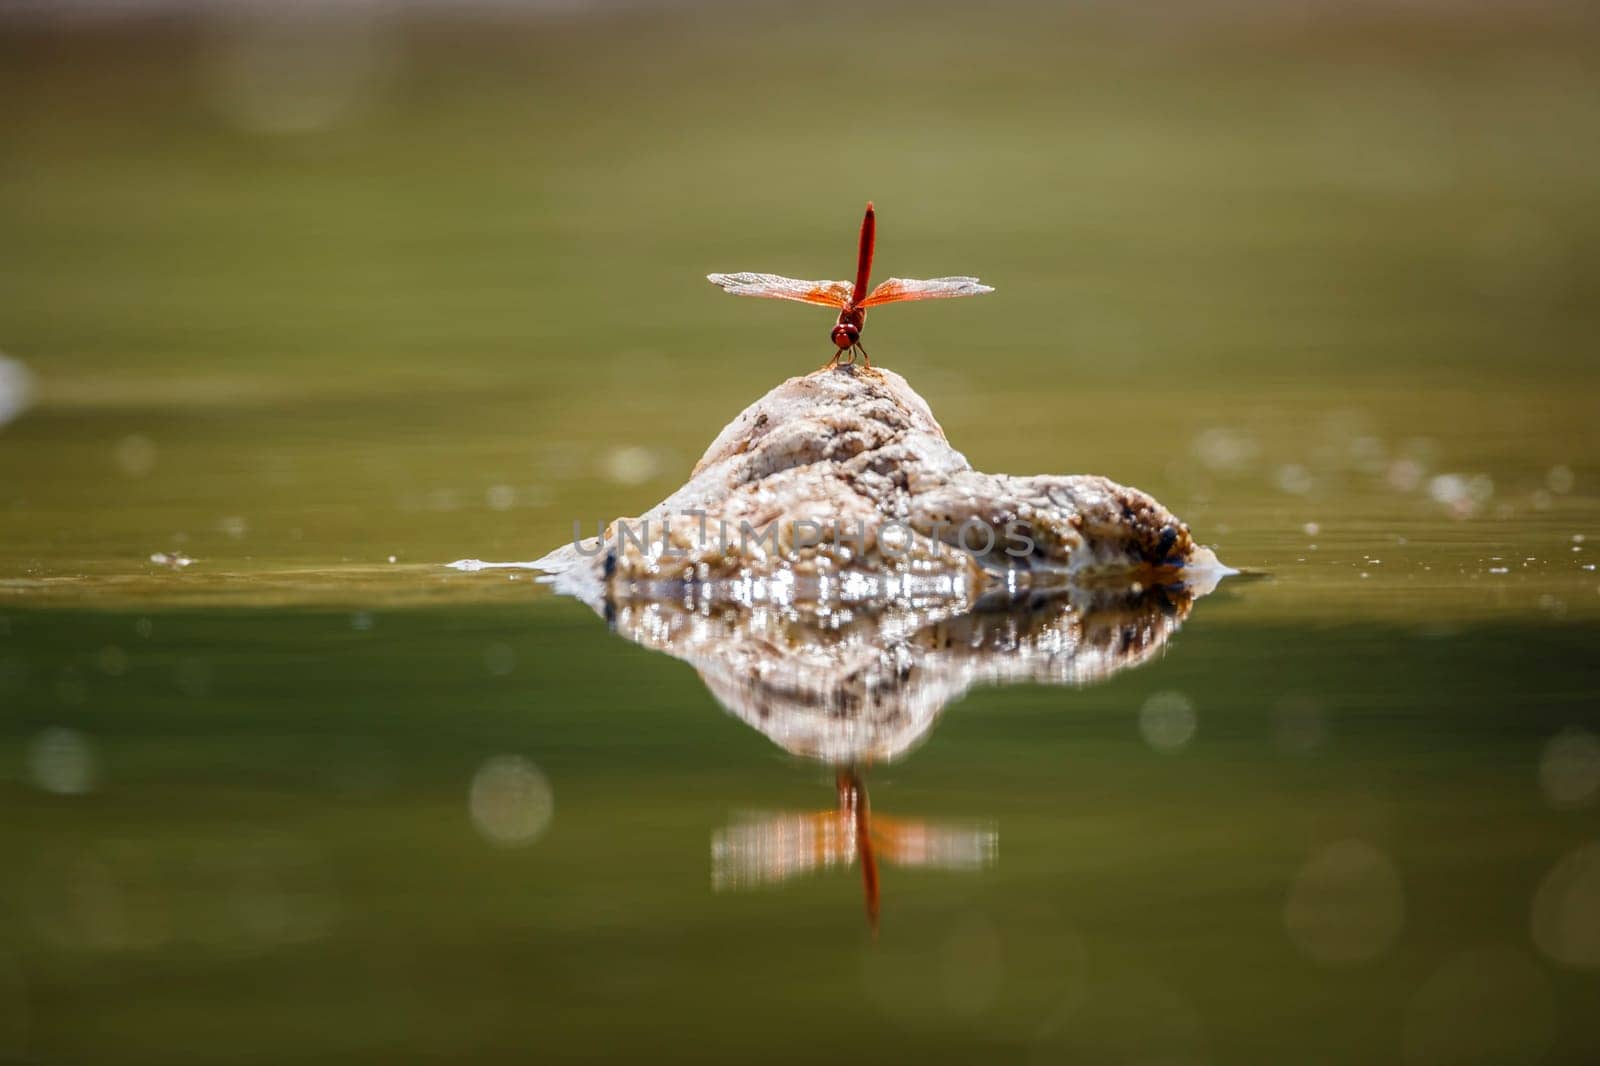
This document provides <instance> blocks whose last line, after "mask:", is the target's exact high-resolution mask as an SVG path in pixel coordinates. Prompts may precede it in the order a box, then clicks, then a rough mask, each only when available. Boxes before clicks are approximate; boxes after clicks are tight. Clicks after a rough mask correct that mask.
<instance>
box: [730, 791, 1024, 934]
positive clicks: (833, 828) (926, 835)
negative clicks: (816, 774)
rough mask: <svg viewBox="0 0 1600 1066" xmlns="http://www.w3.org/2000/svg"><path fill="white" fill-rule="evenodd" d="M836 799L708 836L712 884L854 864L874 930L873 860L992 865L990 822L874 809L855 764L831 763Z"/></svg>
mask: <svg viewBox="0 0 1600 1066" xmlns="http://www.w3.org/2000/svg"><path fill="white" fill-rule="evenodd" d="M836 785H837V789H838V806H837V807H835V808H834V809H833V810H827V811H819V812H804V813H803V812H798V811H794V812H780V813H777V814H772V815H767V816H765V817H758V818H746V819H743V820H741V821H739V822H738V823H736V824H734V825H732V826H729V827H728V828H726V829H724V830H721V831H720V832H718V833H717V834H716V835H715V836H713V837H712V841H711V863H712V865H711V887H712V888H713V889H714V890H716V891H719V892H720V891H740V890H746V889H752V888H758V887H760V886H762V885H770V884H776V883H778V882H780V881H787V880H788V879H789V878H791V877H797V876H799V875H800V874H804V873H809V872H810V871H812V870H815V869H817V868H819V867H821V868H824V869H826V868H828V867H833V866H852V865H856V864H859V865H860V866H861V890H862V895H863V896H864V899H865V902H866V907H867V924H868V926H869V927H870V928H871V929H872V931H873V933H874V935H876V933H877V931H878V913H879V910H880V907H879V890H878V860H879V859H880V858H882V859H884V860H886V861H887V862H890V863H893V864H894V865H895V866H900V867H922V868H928V869H945V870H978V869H982V868H983V867H985V866H989V865H992V864H993V862H994V859H995V853H996V851H997V845H998V837H997V835H996V833H995V831H994V830H993V829H992V828H989V827H986V826H977V825H970V826H969V825H954V824H939V823H932V822H924V821H921V820H917V819H906V818H890V817H888V816H886V815H882V814H873V813H872V811H871V807H870V805H869V803H868V800H867V783H866V781H864V780H863V779H862V776H861V774H860V773H859V772H858V771H856V770H854V769H844V770H840V771H838V775H837V782H836Z"/></svg>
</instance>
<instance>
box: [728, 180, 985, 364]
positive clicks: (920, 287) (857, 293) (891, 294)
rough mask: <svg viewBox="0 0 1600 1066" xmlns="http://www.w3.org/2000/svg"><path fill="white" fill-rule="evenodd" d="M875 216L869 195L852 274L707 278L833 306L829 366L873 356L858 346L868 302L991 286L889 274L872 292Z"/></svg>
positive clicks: (977, 292) (751, 292) (732, 288)
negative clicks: (838, 277)
mask: <svg viewBox="0 0 1600 1066" xmlns="http://www.w3.org/2000/svg"><path fill="white" fill-rule="evenodd" d="M877 235H878V219H877V214H876V213H875V212H874V211H873V209H872V201H870V200H868V201H867V213H866V214H865V215H864V216H863V217H862V219H861V240H860V243H859V245H858V250H857V253H856V280H855V284H854V285H852V284H850V283H849V282H848V281H801V280H799V279H798V278H786V277H783V276H781V275H778V274H749V273H744V274H707V275H706V280H707V281H709V282H711V283H712V284H713V285H720V286H722V288H723V289H725V290H726V291H728V292H731V293H733V294H734V295H735V296H763V297H766V298H767V299H769V300H794V301H796V302H798V303H803V304H818V305H820V306H822V307H837V308H838V309H839V319H838V321H836V322H835V323H834V324H833V330H832V332H830V333H829V334H828V337H829V339H830V340H832V341H833V344H834V347H835V348H836V349H837V351H835V352H834V353H833V358H832V359H830V360H828V364H827V365H828V366H834V365H835V364H837V363H838V362H839V360H840V359H842V358H844V357H845V356H846V355H848V356H849V359H847V360H846V361H845V362H846V365H849V364H853V363H854V362H855V361H856V355H857V354H860V356H861V359H862V361H863V362H864V363H865V364H866V365H867V366H871V365H872V358H871V357H870V356H869V355H867V350H866V349H865V348H863V347H861V330H862V328H863V327H864V326H865V325H866V321H867V308H869V307H878V306H880V305H882V304H893V303H900V302H901V301H902V300H947V299H950V298H951V297H955V296H981V295H982V294H984V293H986V292H993V291H994V289H993V288H992V287H991V286H988V285H981V284H979V282H978V279H977V278H969V277H954V278H925V279H916V278H890V279H889V280H888V281H886V282H884V283H883V284H882V285H879V286H878V287H877V288H875V289H873V290H872V291H871V292H868V291H867V281H868V279H869V278H870V277H871V274H872V251H873V247H874V245H875V244H876V243H877Z"/></svg>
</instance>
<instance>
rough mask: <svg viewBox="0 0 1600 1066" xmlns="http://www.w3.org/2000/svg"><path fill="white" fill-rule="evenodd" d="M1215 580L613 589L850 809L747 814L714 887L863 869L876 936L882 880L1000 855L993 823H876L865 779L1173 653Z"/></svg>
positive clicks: (626, 607) (620, 608) (731, 837)
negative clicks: (968, 709)
mask: <svg viewBox="0 0 1600 1066" xmlns="http://www.w3.org/2000/svg"><path fill="white" fill-rule="evenodd" d="M1211 587H1212V583H1211V582H1209V581H1208V582H1206V583H1204V584H1201V585H1197V584H1193V583H1191V584H1189V585H1185V584H1183V583H1181V582H1177V581H1172V582H1169V583H1164V584H1152V585H1143V584H1137V583H1130V584H1119V585H1106V586H1103V587H1081V586H1080V587H1063V588H1058V589H1053V590H1050V591H1048V592H1032V593H1029V594H1027V595H1024V596H1021V597H1015V596H1008V595H1005V594H1003V593H997V594H996V595H993V596H990V597H987V598H985V599H983V600H980V601H978V602H976V603H972V602H969V601H966V600H960V599H951V598H939V597H929V598H927V599H924V600H919V599H917V598H916V597H899V598H893V597H879V598H873V599H870V600H865V601H859V602H853V603H848V604H843V603H839V602H829V601H826V600H821V599H816V598H810V599H808V598H801V597H793V598H789V599H788V600H786V601H783V600H773V599H770V598H769V599H766V600H763V601H760V602H751V601H750V600H749V599H748V598H741V597H740V596H738V595H737V594H736V590H731V589H729V588H722V587H720V586H718V585H717V584H716V583H709V584H706V585H703V586H687V587H686V586H679V587H678V588H677V590H676V591H677V593H678V594H677V595H675V596H671V597H664V596H662V595H661V591H662V590H661V589H659V588H655V587H648V586H644V585H627V584H625V583H623V582H614V583H611V584H610V587H609V588H608V589H607V591H606V593H605V594H604V595H601V596H595V597H592V598H590V603H591V605H592V606H593V607H594V608H595V609H596V610H597V611H599V612H600V613H602V614H603V615H604V616H605V617H606V620H607V622H608V623H609V624H610V625H611V627H612V629H613V630H614V631H615V632H616V633H618V634H619V635H621V636H623V637H625V638H627V639H628V640H631V641H634V642H635V643H637V644H641V645H644V646H646V647H650V648H654V649H656V650H659V651H663V652H666V653H667V654H669V655H672V656H674V657H676V658H679V659H682V660H683V661H685V662H687V663H689V664H690V665H692V666H693V667H694V668H695V669H696V670H697V671H698V672H699V674H700V678H701V680H703V681H704V682H705V684H706V687H707V688H709V689H710V690H711V693H712V695H714V696H715V697H716V698H717V700H718V701H719V702H720V703H721V704H722V705H723V706H724V707H726V708H727V709H728V710H729V711H730V712H731V713H733V714H734V715H735V716H737V717H738V718H739V719H740V720H742V721H743V722H745V723H746V724H748V725H750V726H751V727H752V728H754V729H757V730H759V731H760V732H761V733H762V734H763V735H765V736H766V737H767V738H769V739H770V740H772V742H773V743H775V744H777V745H778V746H779V747H781V748H783V749H784V750H785V751H787V752H789V753H791V754H793V755H796V756H800V757H802V758H806V759H813V760H816V761H819V762H822V763H825V764H827V765H828V766H830V767H833V768H834V769H835V770H836V774H837V777H836V780H837V803H836V805H835V806H834V808H832V809H830V810H824V811H814V812H783V813H777V814H768V815H760V816H747V817H742V818H739V819H737V820H736V821H734V822H733V823H732V824H730V825H729V826H727V827H725V828H722V829H719V830H717V831H716V832H715V833H714V834H713V837H712V843H711V853H712V871H711V880H712V887H713V888H714V889H716V890H718V891H740V890H747V889H753V888H758V887H762V886H766V885H772V884H776V883H779V882H782V881H785V880H788V879H789V878H792V877H796V876H799V875H801V874H804V873H809V872H812V871H815V870H818V869H827V868H830V867H837V866H858V867H859V869H860V873H861V878H862V889H863V894H864V896H865V900H866V911H867V917H868V921H869V923H871V925H872V926H873V928H874V929H876V927H877V921H878V914H879V864H880V863H884V862H886V863H889V864H893V865H897V866H920V867H934V868H941V869H950V870H974V869H980V868H982V867H984V866H987V865H990V864H991V863H993V862H994V860H995V857H996V855H997V853H998V833H997V832H996V830H995V829H994V828H993V827H990V826H987V825H983V824H965V825H962V824H954V823H943V824H936V823H930V822H924V821H917V820H911V819H902V818H889V817H885V816H883V815H874V814H873V813H872V810H871V806H870V803H869V801H868V796H867V786H866V780H865V776H866V772H867V770H868V769H869V768H870V767H871V766H873V765H875V764H880V763H888V762H893V761H895V760H898V759H900V758H903V757H904V756H905V755H906V754H907V753H909V752H910V751H912V750H913V749H914V748H915V747H916V746H917V745H918V744H920V743H921V742H922V741H923V740H925V739H926V738H927V736H928V734H929V733H930V732H931V731H932V729H933V727H934V724H935V723H936V722H937V721H938V719H939V716H940V715H941V714H942V713H943V711H944V709H945V708H946V707H948V706H949V705H950V704H951V703H953V702H954V701H956V700H957V699H959V698H960V697H961V696H962V695H964V694H965V693H966V692H967V691H968V690H969V689H971V688H973V687H974V686H976V685H984V684H989V685H1006V684H1017V683H1024V682H1031V683H1036V684H1049V685H1089V684H1093V683H1096V682H1099V681H1104V680H1106V679H1107V678H1109V677H1111V676H1112V675H1114V674H1116V673H1119V672H1120V671H1122V670H1126V669H1128V668H1130V667H1133V666H1137V665H1139V664H1141V663H1143V662H1145V661H1147V660H1149V659H1150V658H1152V657H1153V656H1155V655H1156V654H1157V653H1159V652H1160V650H1161V649H1162V647H1163V646H1164V645H1165V644H1166V642H1167V640H1168V639H1169V638H1170V637H1171V636H1172V635H1173V634H1174V633H1176V632H1177V630H1178V628H1179V626H1180V625H1182V623H1183V621H1184V619H1185V618H1187V617H1188V614H1189V611H1190V609H1191V607H1192V606H1193V603H1194V600H1195V599H1197V598H1198V597H1199V596H1201V595H1203V594H1204V593H1206V592H1209V591H1210V589H1211Z"/></svg>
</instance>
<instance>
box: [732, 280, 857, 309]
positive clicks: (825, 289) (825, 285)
mask: <svg viewBox="0 0 1600 1066" xmlns="http://www.w3.org/2000/svg"><path fill="white" fill-rule="evenodd" d="M706 280H707V281H709V282H711V284H713V285H720V286H722V287H723V288H724V289H725V290H727V291H728V292H731V293H733V294H734V295H735V296H765V297H767V298H768V299H769V300H796V301H798V302H800V303H803V304H820V305H822V306H823V307H843V306H845V305H846V304H848V303H849V302H850V283H849V282H846V281H801V280H800V279H799V278H786V277H782V276H780V275H778V274H707V275H706Z"/></svg>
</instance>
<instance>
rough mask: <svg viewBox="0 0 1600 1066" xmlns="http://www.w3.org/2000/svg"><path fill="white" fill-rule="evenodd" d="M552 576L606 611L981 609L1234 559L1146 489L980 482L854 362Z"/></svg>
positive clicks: (752, 416) (738, 424)
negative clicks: (998, 595) (1033, 591)
mask: <svg viewBox="0 0 1600 1066" xmlns="http://www.w3.org/2000/svg"><path fill="white" fill-rule="evenodd" d="M537 565H538V566H540V567H541V568H543V569H545V570H546V571H549V572H551V573H554V574H557V575H560V577H561V582H560V583H561V584H562V585H563V586H564V587H565V588H567V589H568V590H570V591H577V592H580V593H582V594H585V595H587V596H588V597H589V598H591V599H595V598H597V597H599V596H600V595H602V594H606V595H613V594H615V593H616V590H617V589H618V588H619V586H621V585H628V586H629V587H630V589H631V590H632V591H631V593H630V594H632V595H638V596H643V597H645V598H650V597H651V596H670V595H674V594H675V593H674V592H673V590H674V589H675V588H681V587H683V586H685V585H693V586H696V587H697V588H698V589H699V590H700V591H701V593H702V594H704V595H706V596H710V597H712V598H726V599H729V600H733V601H737V602H740V603H746V604H749V603H756V602H795V601H809V600H813V599H815V600H829V599H835V600H842V601H845V602H862V601H870V600H878V599H882V598H884V597H891V598H892V597H896V596H902V597H903V596H907V595H910V596H915V597H920V598H923V599H935V600H937V599H954V600H960V601H969V602H970V601H972V600H975V599H976V598H977V597H978V596H980V595H982V594H983V593H984V591H985V590H986V589H989V588H991V587H994V586H996V585H1000V586H1003V587H1007V588H1010V589H1012V590H1016V589H1017V588H1018V587H1023V586H1026V587H1034V588H1037V587H1040V586H1046V585H1051V584H1060V583H1064V582H1070V583H1081V582H1084V581H1088V580H1104V579H1122V580H1127V581H1140V582H1142V583H1144V584H1153V583H1162V582H1164V581H1168V580H1173V579H1175V575H1176V574H1177V573H1178V572H1179V571H1182V570H1185V569H1196V568H1212V567H1215V566H1216V565H1217V564H1216V559H1215V557H1214V556H1212V555H1211V553H1210V552H1209V551H1207V550H1206V549H1204V548H1201V547H1199V546H1197V545H1196V544H1195V542H1194V540H1193V538H1192V537H1191V536H1190V533H1189V528H1188V526H1186V525H1184V523H1183V522H1181V521H1179V520H1178V519H1177V518H1176V517H1174V516H1173V515H1172V514H1171V513H1170V512H1168V511H1167V510H1166V508H1164V507H1162V506H1161V505H1160V504H1159V503H1157V502H1156V501H1155V500H1154V499H1152V498H1151V497H1149V496H1147V495H1145V494H1144V493H1142V492H1139V491H1138V490H1136V489H1130V488H1127V487H1125V486H1122V485H1118V484H1117V483H1115V482H1113V481H1109V480H1107V479H1106V478H1102V477H1092V476H1075V475H1062V476H1053V475H1041V476H1034V477H1012V476H1008V475H1004V474H985V473H982V472H981V471H977V470H974V469H973V468H972V466H971V464H970V463H968V462H967V460H966V458H965V457H964V456H963V455H962V454H961V453H960V452H958V451H956V450H955V449H954V448H952V447H951V446H950V443H949V441H947V440H946V439H945V435H944V430H943V429H941V428H940V426H939V423H938V421H937V420H935V418H934V417H933V412H932V411H930V410H929V409H928V405H927V403H926V402H925V401H924V400H923V399H922V397H920V396H918V395H917V393H916V392H915V391H914V390H913V389H912V388H911V386H910V385H908V384H907V383H906V381H905V379H904V378H902V377H900V375H898V374H895V373H893V372H892V371H888V370H881V369H869V368H864V367H852V366H841V367H833V368H826V369H822V370H817V371H814V372H812V373H810V374H806V375H805V376H803V377H797V378H791V379H790V380H788V381H786V382H784V383H783V384H782V385H779V386H778V387H777V388H775V389H773V390H772V391H771V392H769V393H768V394H767V395H766V396H763V397H762V398H761V399H760V400H758V401H756V402H755V403H754V404H752V405H751V406H750V407H749V408H747V409H746V410H745V411H744V412H743V413H741V414H740V415H739V416H738V417H737V418H735V419H734V420H733V422H731V423H730V424H729V425H728V426H727V428H726V429H724V430H723V431H722V433H721V434H720V435H719V436H718V437H717V439H716V440H715V441H713V442H712V444H711V447H710V448H709V449H707V451H706V453H705V455H704V456H703V457H702V458H701V459H700V461H699V463H697V464H696V465H695V468H694V471H693V473H692V474H691V476H690V478H689V481H688V482H687V483H686V484H685V485H684V486H683V487H682V488H680V489H679V490H678V491H677V492H675V493H673V494H672V495H671V496H669V497H667V498H666V499H665V500H663V501H662V502H661V503H659V504H657V505H656V506H655V507H654V508H652V509H651V510H650V511H648V512H646V513H645V514H643V515H640V516H639V517H638V518H633V519H618V520H617V521H615V522H613V523H612V524H611V525H610V526H609V527H608V528H607V529H606V531H605V535H604V537H603V538H599V539H591V540H589V541H585V542H583V543H582V544H578V545H566V546H564V547H562V548H560V549H557V550H556V551H554V552H551V553H550V554H549V555H547V556H545V557H544V558H543V559H540V560H539V561H538V563H537Z"/></svg>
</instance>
